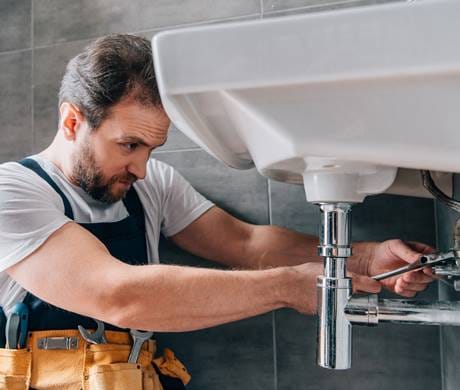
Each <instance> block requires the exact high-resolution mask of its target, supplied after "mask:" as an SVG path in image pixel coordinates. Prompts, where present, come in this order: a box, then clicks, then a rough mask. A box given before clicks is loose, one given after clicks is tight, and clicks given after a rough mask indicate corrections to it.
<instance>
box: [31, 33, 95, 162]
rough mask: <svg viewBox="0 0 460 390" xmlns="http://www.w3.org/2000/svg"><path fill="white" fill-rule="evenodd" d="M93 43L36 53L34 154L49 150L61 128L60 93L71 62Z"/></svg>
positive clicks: (35, 51)
mask: <svg viewBox="0 0 460 390" xmlns="http://www.w3.org/2000/svg"><path fill="white" fill-rule="evenodd" d="M89 42H90V41H89V40H83V41H77V42H71V43H67V44H63V45H59V46H52V47H47V48H42V49H35V50H34V129H35V142H34V147H33V149H34V152H35V153H37V152H39V151H41V150H43V149H44V148H46V147H47V146H48V145H49V144H50V142H51V141H52V140H53V138H54V136H55V134H56V131H57V128H58V118H59V114H58V113H59V111H58V101H59V100H58V93H59V87H60V84H61V79H62V76H63V75H64V72H65V68H66V65H67V63H68V62H69V60H70V59H71V58H73V57H75V56H76V55H77V54H78V53H79V52H80V51H81V50H82V49H83V48H84V47H85V46H86V45H87V44H88V43H89Z"/></svg>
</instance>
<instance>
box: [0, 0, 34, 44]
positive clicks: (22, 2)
mask: <svg viewBox="0 0 460 390" xmlns="http://www.w3.org/2000/svg"><path fill="white" fill-rule="evenodd" d="M31 16H32V0H0V52H2V51H9V50H19V49H28V48H30V26H31Z"/></svg>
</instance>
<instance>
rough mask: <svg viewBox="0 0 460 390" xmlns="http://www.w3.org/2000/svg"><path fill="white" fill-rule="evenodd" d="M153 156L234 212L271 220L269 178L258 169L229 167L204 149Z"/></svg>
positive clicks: (259, 220)
mask: <svg viewBox="0 0 460 390" xmlns="http://www.w3.org/2000/svg"><path fill="white" fill-rule="evenodd" d="M153 157H154V158H156V159H158V160H161V161H164V162H166V163H168V164H170V165H172V166H173V167H175V168H177V170H178V171H179V172H180V173H181V174H182V175H183V176H184V177H185V178H186V179H187V180H188V181H190V183H191V184H192V185H193V186H194V187H195V188H196V189H197V190H198V191H199V192H200V193H202V194H203V195H204V196H206V197H207V198H208V199H210V200H212V201H213V202H214V203H216V204H217V205H218V206H219V207H221V208H223V209H225V210H227V211H228V212H230V213H231V214H232V215H234V216H236V217H238V218H240V219H243V220H245V221H248V222H252V223H257V224H267V223H268V200H267V199H268V195H267V180H266V179H265V178H263V177H262V176H260V175H259V174H258V173H257V171H256V170H255V169H251V170H247V171H238V170H236V169H232V168H229V167H227V166H225V165H224V164H222V163H221V162H219V161H217V160H216V159H215V158H214V157H212V156H210V155H209V154H208V153H206V152H204V151H202V150H195V151H187V152H167V153H154V154H153Z"/></svg>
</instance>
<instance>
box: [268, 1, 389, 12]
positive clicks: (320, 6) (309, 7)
mask: <svg viewBox="0 0 460 390" xmlns="http://www.w3.org/2000/svg"><path fill="white" fill-rule="evenodd" d="M396 1H398V0H393V1H391V0H390V1H388V2H389V3H391V2H396ZM349 4H357V5H360V4H361V5H364V6H365V5H370V6H375V5H379V4H380V3H377V4H369V3H367V0H336V1H334V0H333V1H331V2H328V3H324V4H311V5H307V6H301V7H294V8H286V9H279V10H276V11H271V12H268V13H267V14H269V15H271V16H273V15H277V14H284V13H286V12H297V11H303V10H314V9H318V10H323V9H324V10H328V7H331V6H337V5H338V6H340V5H349ZM383 4H385V3H383Z"/></svg>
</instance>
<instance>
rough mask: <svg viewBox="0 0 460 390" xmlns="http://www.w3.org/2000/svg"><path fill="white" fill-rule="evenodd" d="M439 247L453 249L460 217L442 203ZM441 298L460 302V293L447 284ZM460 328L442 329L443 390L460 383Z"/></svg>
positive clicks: (457, 191)
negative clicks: (459, 366)
mask: <svg viewBox="0 0 460 390" xmlns="http://www.w3.org/2000/svg"><path fill="white" fill-rule="evenodd" d="M454 197H455V198H456V199H459V198H460V175H458V174H457V175H455V179H454ZM436 213H437V221H438V223H437V230H438V246H439V248H440V249H441V250H447V249H449V248H452V245H453V228H454V226H455V222H456V221H457V219H458V218H460V215H459V214H458V213H456V212H454V211H452V210H451V209H449V208H447V207H446V206H445V205H443V204H441V202H437V203H436ZM439 298H440V299H441V300H447V301H459V300H460V292H456V291H455V290H454V289H453V288H451V287H449V286H446V285H445V284H440V285H439ZM459 339H460V328H459V327H453V326H442V327H441V361H442V369H441V373H442V380H443V390H456V389H458V384H459V383H460V372H459V370H458V362H459V361H460V348H459V347H458V340H459Z"/></svg>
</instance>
